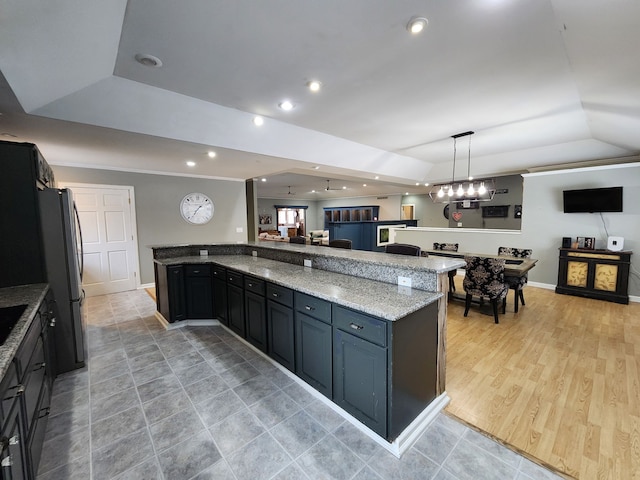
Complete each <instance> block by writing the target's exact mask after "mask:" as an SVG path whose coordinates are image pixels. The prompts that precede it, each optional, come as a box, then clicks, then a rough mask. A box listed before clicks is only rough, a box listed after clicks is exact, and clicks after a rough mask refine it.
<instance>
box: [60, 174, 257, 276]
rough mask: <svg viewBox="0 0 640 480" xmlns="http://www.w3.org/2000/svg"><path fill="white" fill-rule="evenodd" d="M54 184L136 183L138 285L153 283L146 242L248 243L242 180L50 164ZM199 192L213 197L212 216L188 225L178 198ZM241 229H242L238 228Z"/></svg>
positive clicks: (154, 243)
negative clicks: (54, 180) (197, 223)
mask: <svg viewBox="0 0 640 480" xmlns="http://www.w3.org/2000/svg"><path fill="white" fill-rule="evenodd" d="M52 168H53V170H54V173H55V176H56V181H57V182H58V184H63V183H65V182H68V183H89V184H101V185H130V186H133V187H134V195H135V207H136V219H137V236H138V256H139V261H140V283H141V284H148V283H153V282H154V275H153V257H152V252H151V249H150V248H149V245H172V244H182V243H217V242H234V243H235V242H246V241H247V207H246V197H245V182H244V181H228V180H213V179H206V178H194V177H176V176H166V175H151V174H145V173H132V172H119V171H112V170H98V169H88V168H75V167H61V166H55V165H53V166H52ZM191 192H201V193H204V194H205V195H207V196H208V197H209V198H211V200H212V201H213V205H214V214H213V219H212V220H211V221H210V222H209V223H207V224H205V225H191V224H189V223H187V222H186V221H185V220H184V219H183V218H182V216H181V215H180V208H179V207H180V201H181V200H182V198H183V197H184V196H185V195H186V194H188V193H191ZM238 229H240V231H237V230H238Z"/></svg>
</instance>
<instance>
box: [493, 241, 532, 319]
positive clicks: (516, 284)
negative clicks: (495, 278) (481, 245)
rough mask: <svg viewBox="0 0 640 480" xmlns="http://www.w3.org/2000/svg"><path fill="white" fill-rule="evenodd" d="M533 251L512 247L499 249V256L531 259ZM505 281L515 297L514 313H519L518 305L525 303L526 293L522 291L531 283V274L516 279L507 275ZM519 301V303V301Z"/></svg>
mask: <svg viewBox="0 0 640 480" xmlns="http://www.w3.org/2000/svg"><path fill="white" fill-rule="evenodd" d="M532 253H533V250H531V249H529V248H511V247H499V248H498V255H499V256H501V257H516V258H531V254H532ZM504 281H505V282H506V284H507V285H509V288H510V289H511V290H513V292H514V295H515V303H514V311H515V312H516V313H518V303H520V302H522V305H525V303H524V293H523V292H522V289H523V288H524V287H526V286H527V282H528V281H529V274H528V273H525V274H524V275H522V276H520V277H514V276H510V275H506V276H505V277H504ZM518 299H519V301H518Z"/></svg>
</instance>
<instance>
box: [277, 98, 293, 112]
mask: <svg viewBox="0 0 640 480" xmlns="http://www.w3.org/2000/svg"><path fill="white" fill-rule="evenodd" d="M278 106H279V107H280V108H281V109H282V110H284V111H285V112H288V111H289V110H292V109H293V103H291V101H290V100H283V101H282V102H280V103H279V104H278Z"/></svg>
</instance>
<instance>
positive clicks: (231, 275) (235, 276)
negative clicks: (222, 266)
mask: <svg viewBox="0 0 640 480" xmlns="http://www.w3.org/2000/svg"><path fill="white" fill-rule="evenodd" d="M242 278H243V275H242V274H241V273H238V272H234V271H233V270H227V283H230V284H231V285H237V286H238V287H243V286H244V285H243V284H242Z"/></svg>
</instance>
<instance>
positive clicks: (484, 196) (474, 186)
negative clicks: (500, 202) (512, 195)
mask: <svg viewBox="0 0 640 480" xmlns="http://www.w3.org/2000/svg"><path fill="white" fill-rule="evenodd" d="M473 134H474V132H472V131H468V132H462V133H457V134H455V135H452V136H451V138H453V172H452V173H451V182H450V183H441V184H435V185H433V186H432V187H431V189H430V190H429V197H431V200H432V201H433V202H434V203H449V202H463V203H467V202H469V203H470V202H488V201H491V200H493V196H494V195H495V193H496V182H495V180H494V179H482V180H474V179H473V177H472V176H471V135H473ZM461 137H469V148H468V157H467V179H466V180H464V181H463V180H456V155H457V142H458V139H459V138H461Z"/></svg>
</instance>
